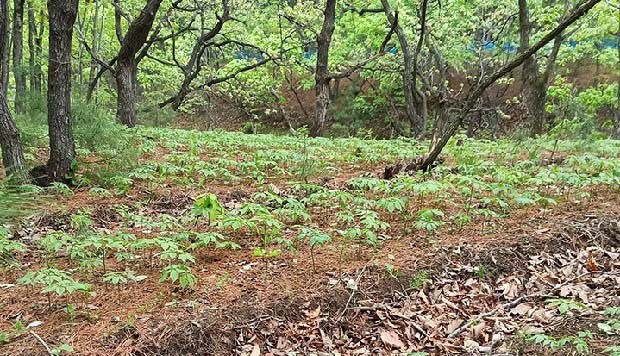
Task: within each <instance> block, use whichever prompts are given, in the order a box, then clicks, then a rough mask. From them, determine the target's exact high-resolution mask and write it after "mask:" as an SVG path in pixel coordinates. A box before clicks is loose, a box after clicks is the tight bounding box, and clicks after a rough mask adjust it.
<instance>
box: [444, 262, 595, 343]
mask: <svg viewBox="0 0 620 356" xmlns="http://www.w3.org/2000/svg"><path fill="white" fill-rule="evenodd" d="M598 273H603V272H584V273H582V274H580V275H578V276H577V277H574V278H571V279H569V280H567V281H565V282H564V283H562V284H558V285H557V286H555V287H553V288H552V289H551V291H556V290H559V289H562V288H563V287H565V286H566V285H568V284H570V283H572V282H574V281H576V280H578V279H580V278H583V277H585V276H587V275H591V274H598ZM542 295H543V293H542V291H538V292H536V293H532V294H528V295H524V296H521V297H519V298H517V299H515V300H513V301H512V302H509V303H505V304H502V305H500V306H498V307H496V308H495V309H493V310H491V311H488V312H486V313H482V314H480V315H478V316H477V317H475V318H473V319H470V320H469V321H468V322H467V323H465V324H464V325H462V326H460V327H458V328H456V329H455V330H454V331H453V332H452V333H450V335H448V339H454V338H455V337H457V336H459V335H460V334H461V333H462V332H463V331H465V330H467V329H468V328H469V327H470V326H471V325H472V324H474V323H477V322H479V321H480V320H482V319H484V318H488V317H490V316H493V315H495V314H497V312H498V311H499V310H500V309H503V310H506V309H512V308H514V307H516V306H517V305H519V304H520V303H521V302H524V301H526V300H528V299H531V298H537V297H540V296H542Z"/></svg>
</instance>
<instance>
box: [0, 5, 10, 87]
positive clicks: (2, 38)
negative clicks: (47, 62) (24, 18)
mask: <svg viewBox="0 0 620 356" xmlns="http://www.w3.org/2000/svg"><path fill="white" fill-rule="evenodd" d="M8 83H9V1H8V0H0V95H2V96H4V97H5V98H6V92H7V87H8Z"/></svg>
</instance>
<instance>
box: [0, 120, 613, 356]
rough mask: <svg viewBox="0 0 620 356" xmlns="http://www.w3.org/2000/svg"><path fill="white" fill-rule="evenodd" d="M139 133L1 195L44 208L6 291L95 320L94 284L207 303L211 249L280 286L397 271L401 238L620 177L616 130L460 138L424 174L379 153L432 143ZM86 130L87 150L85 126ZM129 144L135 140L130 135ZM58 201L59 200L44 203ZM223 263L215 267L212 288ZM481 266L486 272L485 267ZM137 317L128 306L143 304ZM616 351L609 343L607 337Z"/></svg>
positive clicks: (585, 199)
mask: <svg viewBox="0 0 620 356" xmlns="http://www.w3.org/2000/svg"><path fill="white" fill-rule="evenodd" d="M109 125H111V126H114V125H116V124H109ZM118 130H119V131H118V133H117V134H118V135H121V134H122V132H123V130H122V129H118ZM76 131H78V130H76ZM131 135H133V136H132V137H133V138H134V140H129V141H127V140H120V143H118V144H119V147H116V148H114V147H113V146H114V145H111V147H109V148H106V150H104V151H103V152H100V151H90V150H89V149H88V148H86V147H84V148H82V147H80V150H83V153H82V154H81V156H82V157H85V158H84V159H83V162H82V161H81V162H80V163H79V165H78V169H77V170H76V174H75V176H74V177H73V181H72V185H73V186H74V188H72V187H70V186H68V185H65V184H62V183H56V184H54V185H52V186H50V187H48V188H38V187H35V186H22V187H20V188H19V189H18V192H12V191H10V190H7V191H6V192H4V193H3V194H4V195H3V199H4V200H6V201H7V204H10V199H11V197H15V198H14V199H19V201H21V203H22V204H21V205H16V206H24V205H23V203H25V202H28V201H32V202H33V203H31V204H30V206H32V209H34V211H37V212H38V213H37V215H39V214H43V216H44V218H43V221H39V222H36V221H33V223H34V224H36V225H35V226H38V227H37V228H35V230H32V228H26V227H24V226H20V225H15V224H13V223H8V224H7V225H6V228H4V229H3V231H2V239H1V240H0V243H1V244H0V246H1V251H2V265H3V275H4V277H5V278H8V280H7V282H10V283H9V284H5V285H3V288H5V290H7V291H9V292H10V294H13V293H19V294H20V295H28V296H29V297H28V298H26V299H25V300H24V298H18V299H19V300H21V302H20V305H21V303H24V304H23V306H22V307H23V308H27V309H31V310H33V311H35V315H38V318H42V319H43V320H45V319H47V318H51V317H53V318H54V319H55V320H58V318H60V320H63V319H64V320H68V321H71V320H73V322H78V323H80V322H88V320H91V319H92V318H93V317H94V318H96V316H95V315H96V314H97V312H96V311H95V312H93V311H89V305H91V303H93V301H94V300H98V299H97V298H98V297H97V296H99V295H104V296H106V297H105V298H108V297H107V296H108V295H114V294H115V293H116V292H117V291H121V290H135V291H136V293H143V292H144V291H145V290H149V292H148V295H151V296H152V297H153V298H156V300H154V301H153V303H155V304H157V305H160V304H165V305H166V308H175V305H177V304H178V303H189V304H191V303H202V302H200V300H201V299H202V298H203V297H201V296H202V295H205V296H206V297H207V298H208V296H209V295H210V294H211V293H216V291H217V290H220V289H224V290H225V289H226V287H227V284H228V283H229V282H227V281H228V280H229V279H230V278H232V277H231V275H230V274H229V273H231V272H226V273H222V272H215V271H216V270H217V268H216V269H215V270H214V269H213V268H215V267H209V265H210V264H212V263H213V262H210V261H213V260H214V259H215V260H216V261H217V260H219V259H225V260H228V259H229V258H230V259H233V260H236V259H241V260H245V261H247V262H246V263H247V265H246V266H244V267H243V268H242V270H244V269H245V268H247V269H248V271H250V270H254V269H256V270H257V273H258V274H257V277H256V278H257V279H258V281H259V283H260V284H264V285H265V288H267V289H268V290H269V289H272V288H275V289H277V288H278V287H276V285H277V283H276V282H275V281H274V280H276V279H277V278H278V276H279V275H280V274H281V273H282V272H281V271H280V269H281V267H280V266H282V265H290V264H293V265H295V266H299V267H296V268H303V269H304V270H305V271H307V272H306V273H309V274H310V275H314V276H315V277H316V276H319V277H320V275H321V274H322V273H325V272H327V271H336V274H337V275H338V274H342V273H344V272H343V269H344V270H345V271H346V270H347V267H346V266H347V265H348V264H350V263H354V264H356V263H360V262H362V261H361V260H359V256H360V251H362V250H363V251H367V252H365V253H370V256H372V258H370V260H372V261H373V262H372V263H373V264H374V265H376V266H378V268H382V269H384V270H385V273H386V276H392V277H390V278H396V277H397V276H398V275H399V273H400V272H399V269H400V268H404V267H405V266H399V261H398V259H396V260H394V259H395V257H394V256H393V250H392V249H393V248H394V247H393V246H394V245H393V244H394V243H396V242H398V241H401V242H403V241H405V242H406V241H411V243H415V244H418V245H420V246H425V245H426V246H435V245H436V244H437V239H438V237H439V236H440V235H443V234H454V233H458V232H459V231H462V229H466V228H467V227H468V226H475V227H476V229H480V231H482V232H483V233H486V234H493V233H494V231H496V230H497V229H499V227H500V226H501V225H502V224H503V223H502V221H503V220H505V219H508V220H510V219H512V217H513V216H516V215H517V216H518V215H519V214H522V213H521V212H528V213H526V214H532V215H534V216H541V217H543V218H544V217H545V216H552V215H553V214H554V213H553V212H554V211H557V210H558V209H559V210H566V209H568V210H570V209H575V208H577V207H579V206H587V205H589V204H592V202H596V201H599V200H601V199H605V198H606V197H609V196H615V194H617V192H618V189H619V188H620V159H619V155H620V143H618V141H614V140H608V139H586V140H560V139H555V140H553V139H550V137H540V138H537V139H529V138H526V139H522V140H514V139H503V140H493V141H490V140H480V139H468V138H467V137H465V136H458V137H457V139H456V140H455V141H453V142H451V144H450V145H449V146H448V147H447V153H446V159H445V161H444V162H443V163H442V164H441V165H439V166H437V167H435V168H434V169H433V170H432V171H431V172H429V173H424V172H419V173H417V174H414V175H399V176H397V177H395V178H393V179H391V180H385V179H383V178H381V177H380V176H381V173H382V172H381V168H382V167H383V166H384V164H385V163H386V162H398V161H400V160H402V159H406V158H407V157H412V156H414V155H416V154H418V153H419V152H421V151H423V150H424V146H423V145H422V144H421V143H417V142H415V141H414V140H411V139H406V138H405V139H398V140H379V141H377V140H364V139H356V138H351V139H325V138H316V139H313V138H308V137H306V136H304V134H303V133H299V134H298V135H297V136H274V135H247V134H240V133H234V132H233V133H229V132H223V131H210V132H200V131H184V130H178V129H174V130H171V129H160V128H141V129H139V130H138V131H134V132H132V133H131ZM78 137H79V136H78ZM84 142H85V144H84V146H88V144H87V143H88V139H87V138H85V139H84ZM110 142H111V141H108V143H110ZM133 142H140V144H139V145H137V146H135V147H129V146H131V145H133ZM96 147H99V148H100V147H102V145H101V144H97V145H96ZM107 150H109V153H110V154H111V156H112V157H116V159H117V160H120V161H123V160H125V159H126V158H125V157H126V156H125V154H129V155H131V156H132V157H133V156H134V155H136V154H138V157H139V158H138V159H137V160H136V162H137V163H136V164H131V165H129V166H127V165H125V166H123V165H118V166H116V165H117V164H119V163H110V164H114V165H115V166H114V167H115V168H114V169H115V170H117V171H116V172H117V174H115V175H114V174H112V173H111V170H110V169H109V167H108V166H106V165H105V164H104V165H100V164H97V165H89V161H90V160H91V159H90V158H88V157H90V156H94V155H96V157H97V158H96V159H105V157H106V156H105V153H106V152H108V151H107ZM115 150H118V151H115ZM127 152H129V153H127ZM118 167H123V168H124V169H122V170H119V168H118ZM364 172H366V173H364ZM371 172H374V174H368V173H371ZM360 173H361V174H360ZM13 189H15V188H13ZM610 194H611V195H610ZM166 195H168V196H169V197H168V198H167V200H166V201H163V202H162V201H161V199H162V197H163V196H166ZM52 202H66V203H63V205H65V204H66V205H65V207H62V206H63V205H61V206H60V208H54V211H55V212H54V213H51V214H46V213H45V210H47V209H48V208H46V207H52V206H53V205H52V204H53V203H52ZM9 206H10V205H9ZM6 213H10V210H7V211H6V212H5V214H6ZM16 213H17V212H16ZM4 218H5V219H7V218H9V216H5V217H4ZM11 220H12V219H8V220H5V221H7V222H8V221H11ZM24 228H26V229H28V230H24ZM28 231H31V232H28ZM33 233H34V235H33ZM16 236H21V237H20V238H15V237H16ZM28 236H30V237H28ZM386 246H387V249H386ZM225 256H227V257H225ZM367 258H368V257H365V259H367ZM317 259H318V261H317ZM253 261H254V262H253ZM326 261H331V262H330V263H329V264H326V263H325V262H326ZM332 263H333V264H332ZM214 272H215V273H216V275H219V276H220V277H218V280H217V281H216V282H215V284H213V282H212V277H211V276H212V275H211V273H214ZM233 273H234V272H233ZM476 273H477V275H478V276H479V278H493V276H491V275H489V276H487V275H486V274H487V273H490V272H488V271H487V272H485V267H484V266H480V267H479V269H478V271H477V272H476ZM315 277H310V278H315ZM419 278H420V277H419V276H418V277H417V278H413V279H412V280H411V286H410V288H413V289H412V290H415V289H416V288H422V287H421V286H423V285H424V283H427V282H424V280H426V279H427V278H430V277H428V276H426V277H424V279H423V280H422V281H420V280H419ZM138 291H143V292H138ZM155 296H156V297H155ZM8 301H9V299H5V298H3V303H5V302H8ZM143 302H144V301H143ZM546 302H547V305H548V307H549V308H550V309H553V308H558V310H559V311H560V313H562V314H564V313H566V312H577V311H580V310H582V309H584V308H587V306H586V305H585V304H582V302H580V301H577V300H576V301H572V300H569V299H568V300H565V299H548V300H547V301H546ZM189 304H188V305H189ZM6 307H8V306H5V308H6ZM151 307H153V305H151V306H148V303H147V304H145V305H143V306H141V307H140V308H144V310H142V312H146V311H147V310H148V309H149V308H151ZM606 307H607V308H613V307H614V306H612V305H608V306H606ZM610 310H612V311H613V309H610ZM130 313H131V314H127V315H124V316H122V317H123V318H132V316H131V315H133V313H139V312H138V311H133V312H130ZM606 313H607V314H605V315H608V314H609V313H611V311H609V310H607V311H606ZM612 316H613V315H612ZM28 322H30V320H28ZM91 322H92V321H91ZM616 324H617V320H616V319H613V318H609V320H607V321H605V322H601V323H600V325H599V326H600V328H599V329H594V330H589V331H587V330H586V331H583V333H586V334H583V333H582V332H581V331H580V333H579V334H576V335H570V336H567V337H565V338H562V339H558V338H553V337H551V336H548V335H546V334H535V335H534V336H531V341H532V342H533V343H534V344H541V345H545V346H547V347H549V348H550V349H560V348H565V347H575V348H576V349H577V350H578V351H579V352H585V351H587V350H589V348H588V340H589V339H591V338H593V337H595V336H594V335H595V334H597V333H603V334H604V335H615V334H616V333H617V330H616V329H617V328H616V326H617V325H616ZM3 325H4V326H5V331H3V334H2V335H3V337H4V338H5V342H8V343H9V344H10V342H11V341H12V340H13V339H17V340H19V335H22V334H23V332H18V331H13V330H12V328H14V326H11V325H10V323H5V324H3ZM527 340H530V336H527ZM608 347H609V349H608V351H609V352H610V353H611V354H613V352H614V351H613V350H614V349H613V347H614V345H608Z"/></svg>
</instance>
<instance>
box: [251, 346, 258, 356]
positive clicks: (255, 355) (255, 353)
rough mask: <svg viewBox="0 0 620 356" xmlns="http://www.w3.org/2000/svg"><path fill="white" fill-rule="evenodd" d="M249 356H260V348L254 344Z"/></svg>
mask: <svg viewBox="0 0 620 356" xmlns="http://www.w3.org/2000/svg"><path fill="white" fill-rule="evenodd" d="M250 356H260V346H258V344H254V348H252V353H251V354H250Z"/></svg>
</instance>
